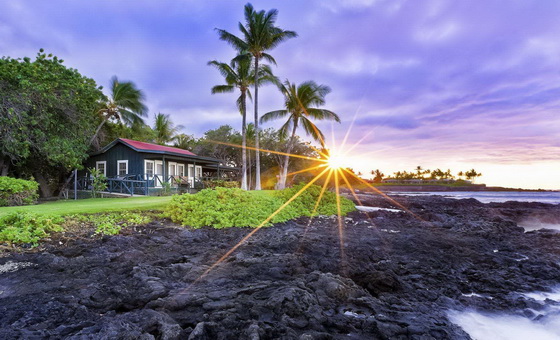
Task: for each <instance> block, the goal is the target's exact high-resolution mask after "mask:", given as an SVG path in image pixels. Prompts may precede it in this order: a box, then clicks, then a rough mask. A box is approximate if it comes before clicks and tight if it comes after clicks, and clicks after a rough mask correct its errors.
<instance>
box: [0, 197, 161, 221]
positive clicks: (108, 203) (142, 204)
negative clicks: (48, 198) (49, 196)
mask: <svg viewBox="0 0 560 340" xmlns="http://www.w3.org/2000/svg"><path fill="white" fill-rule="evenodd" d="M169 201H171V196H162V197H155V196H154V197H127V198H88V199H80V200H75V201H74V200H64V201H55V202H47V203H42V204H38V205H26V206H20V207H1V208H0V217H2V216H4V215H7V214H9V213H12V212H14V211H27V212H32V213H36V214H41V215H42V214H45V215H56V216H67V215H73V214H95V213H104V212H111V211H123V210H163V208H164V207H165V205H167V203H168V202H169Z"/></svg>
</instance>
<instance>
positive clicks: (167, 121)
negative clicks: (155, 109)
mask: <svg viewBox="0 0 560 340" xmlns="http://www.w3.org/2000/svg"><path fill="white" fill-rule="evenodd" d="M182 128H183V126H182V125H175V124H173V121H171V118H170V117H169V115H166V114H163V113H158V114H157V115H155V116H154V128H153V130H154V132H155V142H156V144H161V145H165V144H167V143H169V142H172V141H173V140H174V139H175V137H176V135H177V133H178V132H179V130H181V129H182Z"/></svg>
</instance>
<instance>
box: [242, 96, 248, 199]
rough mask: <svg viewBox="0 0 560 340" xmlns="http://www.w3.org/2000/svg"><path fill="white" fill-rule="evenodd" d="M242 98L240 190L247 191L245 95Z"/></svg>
mask: <svg viewBox="0 0 560 340" xmlns="http://www.w3.org/2000/svg"><path fill="white" fill-rule="evenodd" d="M241 96H242V99H241V100H242V103H241V105H242V107H241V109H242V110H243V112H242V113H241V115H242V122H241V163H242V164H241V189H243V190H247V106H246V102H245V93H242V94H241Z"/></svg>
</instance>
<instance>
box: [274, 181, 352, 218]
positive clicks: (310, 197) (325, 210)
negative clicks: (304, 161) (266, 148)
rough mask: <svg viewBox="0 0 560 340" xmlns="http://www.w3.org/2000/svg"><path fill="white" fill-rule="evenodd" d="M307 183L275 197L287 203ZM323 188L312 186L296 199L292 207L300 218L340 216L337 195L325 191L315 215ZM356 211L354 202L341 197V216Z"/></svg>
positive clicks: (280, 192)
mask: <svg viewBox="0 0 560 340" xmlns="http://www.w3.org/2000/svg"><path fill="white" fill-rule="evenodd" d="M305 185H306V184H305V183H300V184H298V185H294V186H293V187H291V188H286V189H284V190H279V191H275V192H274V195H275V196H276V197H279V198H280V199H281V200H282V201H284V202H286V201H288V200H289V199H290V198H292V197H293V196H294V195H295V194H297V193H298V192H299V191H300V190H301V189H303V187H304V186H305ZM321 189H322V188H321V187H320V186H318V185H310V186H309V187H308V188H307V189H306V190H305V191H303V192H302V193H301V194H300V195H299V196H298V197H297V198H296V199H294V200H293V201H292V202H291V203H290V206H291V208H292V209H293V210H294V211H295V213H296V214H297V215H298V216H312V215H336V214H338V208H337V200H336V193H334V192H331V191H328V190H325V192H324V193H323V196H322V197H321V201H320V203H319V206H318V207H317V211H316V212H315V214H313V209H314V208H315V205H316V204H317V200H318V199H319V196H320V194H321ZM354 210H356V207H355V205H354V203H353V202H352V201H350V200H349V199H347V198H345V197H340V211H341V215H343V216H344V215H346V214H347V213H349V212H351V211H354Z"/></svg>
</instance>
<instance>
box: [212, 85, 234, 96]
mask: <svg viewBox="0 0 560 340" xmlns="http://www.w3.org/2000/svg"><path fill="white" fill-rule="evenodd" d="M233 90H235V87H233V86H232V85H216V86H214V87H212V94H215V93H230V92H233Z"/></svg>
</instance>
